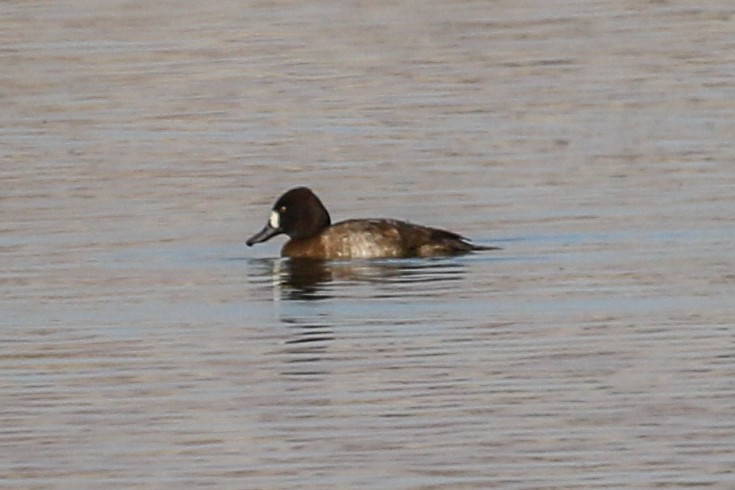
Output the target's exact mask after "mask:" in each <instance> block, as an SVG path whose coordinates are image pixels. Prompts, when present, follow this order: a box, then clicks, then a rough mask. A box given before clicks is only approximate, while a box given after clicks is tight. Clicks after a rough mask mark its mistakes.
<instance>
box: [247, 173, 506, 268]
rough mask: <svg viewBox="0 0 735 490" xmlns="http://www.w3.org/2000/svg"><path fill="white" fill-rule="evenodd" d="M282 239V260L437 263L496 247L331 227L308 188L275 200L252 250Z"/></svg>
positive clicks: (392, 222)
mask: <svg viewBox="0 0 735 490" xmlns="http://www.w3.org/2000/svg"><path fill="white" fill-rule="evenodd" d="M281 234H285V235H287V236H288V238H289V241H288V242H286V244H285V245H284V246H283V248H282V250H281V256H282V257H288V258H294V259H316V260H349V259H378V258H409V257H437V256H447V255H459V254H466V253H470V252H476V251H480V250H498V248H497V247H487V246H481V245H475V244H473V243H471V241H470V240H469V239H467V238H465V237H463V236H462V235H459V234H457V233H453V232H451V231H447V230H443V229H440V228H431V227H428V226H421V225H416V224H413V223H409V222H407V221H401V220H396V219H348V220H345V221H340V222H339V223H335V224H332V220H331V217H330V216H329V212H328V211H327V208H326V207H325V206H324V204H323V203H322V201H321V200H320V199H319V198H318V197H317V196H316V194H314V192H313V191H312V190H311V189H309V188H308V187H295V188H293V189H290V190H288V191H287V192H286V193H284V194H283V195H282V196H281V197H279V198H278V200H277V201H276V203H275V204H274V205H273V208H272V210H271V213H270V217H269V218H268V222H267V223H266V225H265V226H264V227H263V229H262V230H261V231H259V232H258V233H256V234H255V235H253V236H252V237H250V238H249V239H248V240H247V241H246V244H247V246H248V247H252V246H253V245H255V244H257V243H262V242H265V241H268V240H270V239H271V238H273V237H275V236H277V235H281Z"/></svg>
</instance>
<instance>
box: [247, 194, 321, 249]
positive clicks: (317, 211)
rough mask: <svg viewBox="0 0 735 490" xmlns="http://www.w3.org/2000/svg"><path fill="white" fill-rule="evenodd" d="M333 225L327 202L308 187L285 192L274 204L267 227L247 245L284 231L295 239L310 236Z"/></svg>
mask: <svg viewBox="0 0 735 490" xmlns="http://www.w3.org/2000/svg"><path fill="white" fill-rule="evenodd" d="M330 224H331V220H330V218H329V213H328V212H327V209H326V208H325V207H324V204H322V202H321V201H320V200H319V198H318V197H316V195H315V194H314V193H313V192H311V190H310V189H308V188H306V187H296V188H294V189H291V190H290V191H288V192H286V193H285V194H284V195H282V196H281V197H280V198H278V201H276V204H275V205H274V206H273V210H272V211H271V216H270V219H269V220H268V223H267V224H266V225H265V227H264V228H263V229H262V230H261V231H260V232H259V233H256V234H255V235H254V236H252V237H251V238H250V239H249V240H248V241H247V242H246V243H247V245H248V247H250V246H252V245H254V244H256V243H261V242H264V241H266V240H269V239H270V238H272V237H274V236H276V235H280V234H281V233H285V234H286V235H288V236H289V238H291V239H292V240H299V239H301V238H309V237H311V236H314V235H316V234H318V233H319V232H320V231H322V230H323V229H324V228H327V227H328V226H329V225H330Z"/></svg>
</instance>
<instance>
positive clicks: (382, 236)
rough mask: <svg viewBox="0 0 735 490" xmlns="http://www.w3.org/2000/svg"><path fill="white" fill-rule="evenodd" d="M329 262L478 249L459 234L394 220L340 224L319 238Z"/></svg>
mask: <svg viewBox="0 0 735 490" xmlns="http://www.w3.org/2000/svg"><path fill="white" fill-rule="evenodd" d="M320 241H321V243H322V245H323V247H324V250H325V252H326V254H327V255H328V256H329V257H328V258H339V259H348V258H353V259H354V258H365V259H368V258H378V257H386V258H392V257H431V256H437V255H452V254H459V253H467V252H470V251H472V250H476V249H477V247H475V246H474V245H472V244H471V243H469V242H467V240H466V239H465V238H464V237H462V236H461V235H458V234H456V233H452V232H450V231H446V230H441V229H438V228H430V227H427V226H420V225H415V224H413V223H408V222H405V221H399V220H393V219H351V220H347V221H341V222H339V223H336V224H334V225H332V226H330V227H329V228H327V229H325V230H324V231H323V232H322V233H321V234H320Z"/></svg>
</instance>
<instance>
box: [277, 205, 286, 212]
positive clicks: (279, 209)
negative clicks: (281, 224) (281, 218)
mask: <svg viewBox="0 0 735 490" xmlns="http://www.w3.org/2000/svg"><path fill="white" fill-rule="evenodd" d="M278 212H279V213H281V214H283V213H285V212H286V206H281V207H280V208H278Z"/></svg>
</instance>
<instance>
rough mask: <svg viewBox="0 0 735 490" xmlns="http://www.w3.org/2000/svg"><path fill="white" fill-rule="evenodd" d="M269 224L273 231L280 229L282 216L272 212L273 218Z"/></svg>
mask: <svg viewBox="0 0 735 490" xmlns="http://www.w3.org/2000/svg"><path fill="white" fill-rule="evenodd" d="M268 224H269V225H270V227H271V228H273V229H276V230H277V229H278V228H280V226H281V215H280V214H278V211H271V217H270V219H269V220H268Z"/></svg>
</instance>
